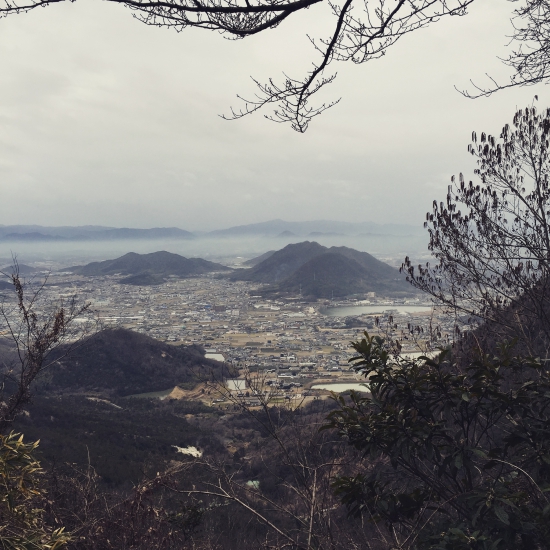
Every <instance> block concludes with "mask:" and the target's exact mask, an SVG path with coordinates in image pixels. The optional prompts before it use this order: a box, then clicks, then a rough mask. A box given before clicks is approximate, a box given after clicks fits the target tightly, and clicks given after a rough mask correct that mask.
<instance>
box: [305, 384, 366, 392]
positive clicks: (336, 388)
mask: <svg viewBox="0 0 550 550" xmlns="http://www.w3.org/2000/svg"><path fill="white" fill-rule="evenodd" d="M311 389H312V390H328V391H333V392H335V393H342V392H345V391H349V390H355V391H360V392H364V393H368V391H369V389H368V386H367V385H366V384H362V383H361V382H340V383H338V382H337V383H335V384H314V385H313V386H311Z"/></svg>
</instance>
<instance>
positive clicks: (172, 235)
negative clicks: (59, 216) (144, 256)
mask: <svg viewBox="0 0 550 550" xmlns="http://www.w3.org/2000/svg"><path fill="white" fill-rule="evenodd" d="M423 234H424V230H423V228H422V227H420V226H416V225H404V224H377V223H373V222H359V223H354V222H343V221H334V220H313V221H305V222H289V221H285V220H280V219H276V220H269V221H266V222H260V223H252V224H246V225H238V226H233V227H228V228H225V229H217V230H214V231H200V232H196V233H193V232H191V231H186V230H184V229H179V228H177V227H153V228H150V229H139V228H129V227H126V228H125V227H119V228H117V227H109V226H99V225H82V226H52V227H47V226H42V225H0V240H1V241H16V242H17V241H38V242H40V241H51V240H59V241H63V240H70V241H79V240H83V241H109V240H124V239H129V240H130V239H196V238H222V237H271V238H277V237H279V238H283V237H285V238H290V237H292V236H294V237H297V238H300V237H304V238H305V237H321V236H325V237H338V236H373V235H377V236H386V237H388V236H410V235H423Z"/></svg>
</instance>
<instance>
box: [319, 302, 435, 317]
mask: <svg viewBox="0 0 550 550" xmlns="http://www.w3.org/2000/svg"><path fill="white" fill-rule="evenodd" d="M388 310H391V311H392V313H395V312H396V311H397V312H398V313H425V312H426V311H431V310H432V306H424V305H412V304H405V305H391V304H378V305H370V306H342V307H329V308H327V309H324V310H322V311H321V313H322V314H323V315H326V316H327V317H355V316H357V315H363V314H365V313H366V314H371V315H374V314H376V313H378V314H382V313H384V312H385V311H388Z"/></svg>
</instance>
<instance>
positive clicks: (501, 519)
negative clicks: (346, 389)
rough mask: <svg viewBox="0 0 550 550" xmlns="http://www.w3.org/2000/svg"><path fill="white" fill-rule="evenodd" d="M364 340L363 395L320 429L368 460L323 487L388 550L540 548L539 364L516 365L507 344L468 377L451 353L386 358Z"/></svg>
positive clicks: (549, 430)
mask: <svg viewBox="0 0 550 550" xmlns="http://www.w3.org/2000/svg"><path fill="white" fill-rule="evenodd" d="M365 336H366V338H365V339H363V340H362V341H360V342H355V343H354V344H353V347H354V348H355V350H356V351H357V352H358V356H357V357H355V358H354V359H352V362H353V365H354V368H355V369H356V371H358V372H360V373H361V374H363V375H364V376H365V377H366V378H367V379H368V383H369V385H370V390H371V394H370V395H367V396H365V395H364V394H358V393H355V392H352V394H351V396H350V397H348V398H346V397H343V396H341V397H338V398H336V399H337V401H338V404H339V408H338V409H337V410H335V411H333V412H331V413H330V414H329V416H328V423H327V425H326V426H325V428H336V429H337V430H339V431H340V433H341V434H342V435H343V436H345V437H346V438H347V439H348V441H349V444H350V445H352V446H354V447H355V448H356V449H358V450H360V451H361V452H362V453H363V456H364V457H365V460H366V461H368V463H365V464H364V465H363V466H361V468H360V471H359V472H358V473H357V474H356V475H352V476H348V477H339V478H337V479H336V481H335V483H334V487H335V489H336V492H337V494H338V495H339V496H340V498H341V500H342V502H343V503H345V504H346V505H347V507H348V510H349V512H350V514H351V515H354V516H360V517H363V518H365V519H368V520H370V521H371V522H374V523H375V524H377V525H378V526H379V529H380V531H379V532H380V533H381V537H382V538H386V540H387V543H388V544H389V545H391V546H392V547H393V546H395V547H399V548H422V549H434V550H435V549H441V550H451V549H452V550H455V549H456V550H458V549H466V548H468V549H472V548H475V549H480V550H481V549H483V550H489V549H493V550H498V549H502V550H504V549H510V548H515V549H525V550H531V549H534V548H538V549H543V548H549V547H550V521H549V520H550V499H549V492H550V371H549V368H548V366H547V363H546V362H542V363H541V362H540V361H539V360H535V359H531V358H522V357H515V356H513V354H512V351H513V349H512V348H513V346H512V345H509V344H507V345H502V346H501V347H500V351H499V354H498V356H487V355H483V354H481V353H479V354H478V358H477V360H475V361H474V362H472V363H471V364H470V365H468V366H467V368H461V367H460V365H458V364H457V362H456V361H454V359H453V357H452V355H451V352H450V350H445V351H443V352H441V353H440V355H439V356H438V357H437V358H435V359H429V358H427V357H421V358H419V359H418V360H414V361H411V360H401V359H392V357H391V356H390V355H389V354H388V352H387V351H386V349H385V346H384V341H383V340H382V339H381V338H379V337H369V336H368V334H367V333H365ZM392 539H393V540H392ZM390 540H391V542H390Z"/></svg>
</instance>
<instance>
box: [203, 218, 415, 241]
mask: <svg viewBox="0 0 550 550" xmlns="http://www.w3.org/2000/svg"><path fill="white" fill-rule="evenodd" d="M424 231H425V230H424V229H423V228H422V227H417V226H416V225H405V224H377V223H374V222H359V223H354V222H342V221H334V220H313V221H306V222H287V221H285V220H279V219H277V220H270V221H267V222H260V223H252V224H247V225H238V226H234V227H229V228H227V229H218V230H215V231H210V232H209V233H206V235H205V236H207V237H245V236H249V237H251V236H263V237H278V236H280V235H281V234H286V233H287V232H288V233H291V234H294V235H296V236H302V237H306V236H309V235H312V234H313V235H315V236H323V235H324V236H346V235H349V236H357V235H373V234H375V235H394V236H399V235H403V236H405V235H411V234H417V233H418V234H423V233H424Z"/></svg>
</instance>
